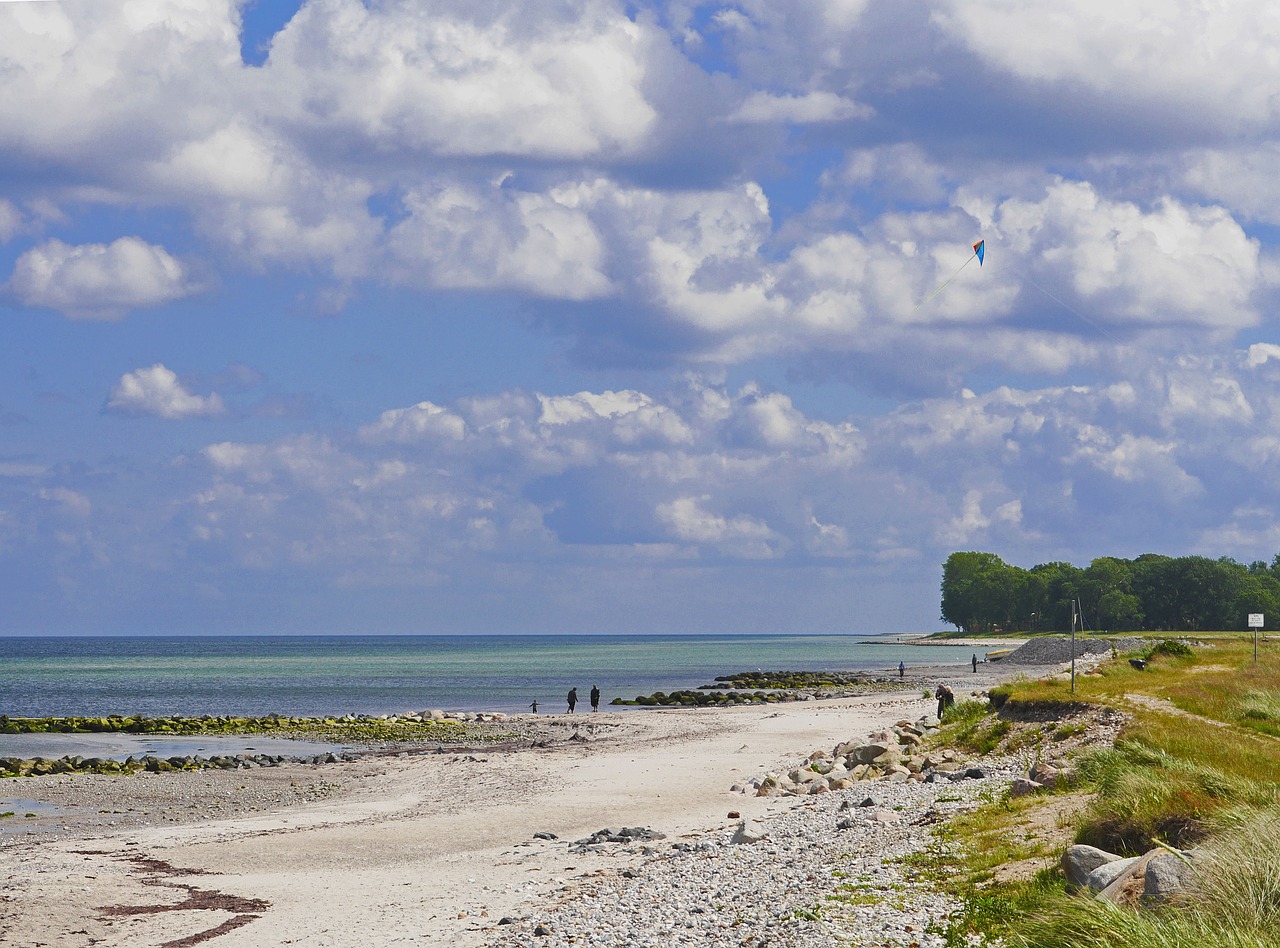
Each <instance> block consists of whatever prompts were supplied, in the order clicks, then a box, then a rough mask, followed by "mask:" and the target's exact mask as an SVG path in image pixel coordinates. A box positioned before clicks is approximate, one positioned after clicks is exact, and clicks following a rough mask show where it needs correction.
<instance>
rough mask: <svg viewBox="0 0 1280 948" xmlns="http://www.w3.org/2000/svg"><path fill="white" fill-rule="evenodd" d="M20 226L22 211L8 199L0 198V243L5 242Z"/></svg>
mask: <svg viewBox="0 0 1280 948" xmlns="http://www.w3.org/2000/svg"><path fill="white" fill-rule="evenodd" d="M21 226H22V213H21V212H20V211H19V210H18V209H17V208H16V207H14V206H13V204H12V203H11V202H9V201H6V200H5V199H4V198H0V244H7V243H8V242H9V241H10V240H12V239H13V236H14V235H15V234H16V233H17V232H18V229H19V228H20V227H21Z"/></svg>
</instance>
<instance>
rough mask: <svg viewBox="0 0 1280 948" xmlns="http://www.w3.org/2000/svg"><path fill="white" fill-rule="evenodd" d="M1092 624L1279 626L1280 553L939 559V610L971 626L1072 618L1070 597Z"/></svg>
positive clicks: (1169, 628) (1006, 627)
mask: <svg viewBox="0 0 1280 948" xmlns="http://www.w3.org/2000/svg"><path fill="white" fill-rule="evenodd" d="M1073 600H1075V601H1076V602H1077V603H1078V604H1079V609H1080V613H1081V616H1082V617H1083V627H1084V628H1087V629H1092V630H1094V631H1125V632H1128V631H1161V632H1197V631H1209V630H1233V629H1245V628H1247V627H1248V617H1249V614H1250V613H1256V612H1260V613H1263V614H1264V615H1265V617H1266V626H1265V628H1268V629H1275V628H1278V627H1280V554H1277V555H1276V557H1275V558H1274V559H1273V560H1272V561H1271V563H1270V565H1268V564H1267V563H1265V562H1263V561H1262V560H1256V561H1254V562H1252V563H1250V564H1249V565H1247V566H1246V565H1244V564H1243V563H1239V562H1237V561H1236V560H1233V559H1231V558H1230V557H1226V556H1224V557H1221V558H1219V559H1216V560H1215V559H1210V558H1209V557H1205V556H1162V555H1160V554H1158V553H1144V554H1142V555H1141V556H1139V557H1136V558H1135V559H1131V560H1128V559H1123V558H1121V557H1116V556H1104V557H1100V558H1098V559H1096V560H1094V561H1093V562H1091V563H1090V564H1089V565H1088V566H1087V567H1084V568H1081V567H1079V566H1075V565H1073V564H1071V563H1062V562H1056V563H1041V564H1039V565H1037V566H1033V567H1031V568H1030V569H1023V568H1022V567H1020V566H1010V565H1009V564H1008V563H1006V562H1004V560H1002V559H1001V558H1000V557H999V556H997V555H996V554H994V553H979V552H965V553H952V554H951V555H950V556H949V557H947V561H946V563H944V564H943V567H942V619H943V621H944V622H949V623H951V624H952V625H954V626H956V628H958V629H961V630H962V631H964V632H967V633H982V632H995V631H1005V632H1050V631H1066V630H1069V629H1070V628H1071V603H1072V601H1073Z"/></svg>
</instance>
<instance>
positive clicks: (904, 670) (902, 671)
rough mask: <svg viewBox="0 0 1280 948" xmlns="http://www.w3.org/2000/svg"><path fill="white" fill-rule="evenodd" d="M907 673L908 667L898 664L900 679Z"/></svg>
mask: <svg viewBox="0 0 1280 948" xmlns="http://www.w3.org/2000/svg"><path fill="white" fill-rule="evenodd" d="M906 673H907V666H906V664H904V663H903V662H898V677H899V678H901V677H902V676H903V675H905V674H906Z"/></svg>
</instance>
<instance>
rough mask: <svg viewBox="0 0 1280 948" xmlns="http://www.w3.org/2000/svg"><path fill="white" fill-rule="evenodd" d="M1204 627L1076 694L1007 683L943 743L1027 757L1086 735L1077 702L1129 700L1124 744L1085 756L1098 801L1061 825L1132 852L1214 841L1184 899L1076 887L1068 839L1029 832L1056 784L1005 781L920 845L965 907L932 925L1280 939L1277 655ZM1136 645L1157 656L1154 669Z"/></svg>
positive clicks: (1083, 767) (959, 931)
mask: <svg viewBox="0 0 1280 948" xmlns="http://www.w3.org/2000/svg"><path fill="white" fill-rule="evenodd" d="M1197 638H1198V639H1201V640H1207V642H1206V644H1205V646H1204V647H1197V648H1186V647H1184V646H1182V644H1181V643H1178V642H1174V643H1172V644H1170V645H1160V644H1157V645H1156V646H1154V647H1151V648H1148V649H1145V650H1144V651H1142V652H1140V653H1134V654H1131V655H1121V656H1118V657H1117V658H1116V660H1113V661H1110V662H1107V663H1105V664H1104V665H1103V666H1101V667H1100V668H1099V670H1098V673H1096V674H1088V675H1083V674H1082V675H1077V678H1076V687H1075V690H1074V692H1073V691H1072V690H1071V686H1070V682H1069V681H1067V680H1062V679H1057V680H1049V681H1035V682H1031V681H1016V682H1011V683H1008V684H1006V685H1004V686H1002V687H1001V688H999V689H997V690H996V694H995V696H994V700H993V704H1000V705H1001V706H1002V708H1003V710H1002V715H1001V718H996V716H995V715H993V714H991V713H989V712H988V711H987V710H986V709H983V708H982V707H981V706H979V707H968V705H970V704H977V703H976V702H962V703H961V704H958V705H956V707H955V709H953V711H954V714H949V715H948V717H947V719H946V721H945V722H944V723H945V727H944V740H946V741H950V742H953V743H955V744H958V745H960V746H963V747H965V748H966V749H968V750H970V751H971V752H975V753H986V752H988V751H990V750H992V749H995V750H999V751H1002V752H1005V753H1017V754H1023V755H1024V756H1026V757H1027V759H1028V761H1030V759H1031V758H1032V757H1034V756H1038V755H1039V754H1041V753H1046V752H1052V751H1053V748H1054V745H1055V744H1056V743H1057V742H1060V741H1066V740H1069V739H1071V738H1074V737H1079V736H1081V734H1082V732H1083V730H1084V725H1083V724H1081V723H1080V719H1079V717H1078V714H1079V712H1090V711H1095V712H1096V711H1098V710H1100V709H1103V708H1108V707H1114V708H1119V709H1123V710H1124V712H1125V714H1126V715H1127V717H1128V721H1127V723H1126V725H1125V726H1124V728H1123V730H1122V731H1121V733H1120V736H1119V737H1118V739H1117V741H1116V745H1115V747H1113V748H1105V749H1100V750H1094V751H1091V752H1089V753H1087V754H1084V755H1082V756H1080V757H1079V758H1078V759H1077V760H1076V766H1077V770H1078V773H1079V779H1080V780H1081V781H1082V782H1083V786H1084V788H1085V789H1086V790H1087V791H1088V793H1089V795H1090V799H1089V802H1088V804H1087V806H1085V807H1083V808H1082V809H1081V811H1080V812H1079V813H1078V815H1074V816H1072V817H1071V820H1070V822H1069V823H1068V824H1067V825H1066V826H1065V827H1064V829H1065V830H1066V835H1067V836H1068V838H1074V839H1075V840H1076V841H1078V842H1087V843H1091V844H1092V845H1096V846H1099V847H1100V848H1103V849H1107V850H1110V851H1113V852H1119V853H1122V854H1138V853H1141V852H1145V851H1147V850H1148V849H1150V848H1151V847H1152V846H1153V845H1155V844H1156V843H1157V842H1160V843H1166V844H1170V845H1173V846H1177V847H1179V848H1185V847H1192V846H1194V847H1200V848H1203V849H1205V850H1206V851H1209V852H1212V853H1215V854H1216V860H1215V861H1213V862H1210V863H1206V864H1205V865H1206V866H1207V868H1204V870H1203V872H1202V873H1201V878H1200V884H1199V885H1198V886H1197V888H1196V890H1195V891H1194V893H1193V894H1192V896H1191V898H1190V899H1189V900H1188V902H1187V904H1185V905H1182V906H1180V907H1179V908H1177V909H1176V910H1168V909H1166V910H1161V911H1153V910H1149V909H1146V910H1141V911H1133V910H1128V909H1123V910H1121V909H1116V908H1115V907H1113V906H1108V905H1105V904H1103V903H1100V902H1097V901H1096V900H1094V899H1092V898H1089V897H1080V896H1075V895H1072V894H1070V893H1068V891H1067V887H1066V885H1065V880H1064V879H1063V878H1062V874H1061V871H1060V870H1059V869H1058V868H1057V865H1056V863H1057V857H1058V856H1059V855H1060V853H1061V850H1062V848H1063V846H1064V843H1063V842H1060V841H1054V842H1050V841H1049V840H1047V839H1045V838H1043V837H1042V836H1039V835H1037V834H1034V833H1031V832H1029V831H1028V829H1027V827H1028V825H1030V824H1032V823H1034V819H1033V816H1034V813H1035V811H1036V808H1037V807H1041V806H1049V805H1052V804H1053V802H1054V800H1055V797H1053V796H1049V797H1044V796H1040V797H1030V798H1020V799H1018V800H1013V799H1010V798H1009V797H1008V795H1007V794H1004V795H997V796H992V797H991V798H990V799H988V800H987V801H986V802H985V803H984V804H983V805H982V806H981V807H980V808H979V809H978V810H976V811H974V812H971V813H968V814H964V815H961V816H959V817H956V818H955V819H953V820H952V821H951V822H950V823H949V824H948V825H947V826H945V827H943V828H940V831H941V835H940V837H939V842H938V845H937V846H936V847H931V848H930V849H927V850H926V851H925V852H923V853H920V854H917V855H916V856H913V857H912V861H911V863H910V864H911V867H912V869H913V870H914V871H916V872H917V873H918V874H919V876H920V878H921V879H923V880H924V881H927V882H928V883H930V884H931V885H933V886H936V887H937V888H939V889H940V890H943V891H946V892H948V893H949V894H951V895H952V896H953V897H955V898H957V899H958V900H960V901H961V902H962V903H963V905H964V909H963V911H961V912H959V913H956V914H955V915H954V916H953V917H952V918H951V919H949V920H947V921H946V922H945V924H944V923H939V925H938V926H937V927H936V929H935V934H937V935H939V936H940V937H942V938H943V940H944V941H946V943H947V944H948V945H962V944H968V943H971V942H969V941H966V939H977V940H982V939H985V938H995V937H999V938H1002V939H1003V940H1004V943H1005V944H1007V945H1010V946H1024V948H1049V946H1053V948H1103V946H1107V948H1110V946H1114V945H1125V946H1135V948H1157V946H1158V948H1174V946H1178V948H1183V946H1188V945H1194V946H1196V948H1280V741H1278V740H1277V739H1276V738H1277V737H1280V654H1275V653H1272V652H1265V653H1264V654H1262V655H1260V657H1259V658H1260V660H1259V661H1258V662H1256V663H1255V662H1254V661H1253V650H1252V641H1251V640H1246V639H1245V638H1244V637H1242V636H1240V635H1238V634H1236V635H1226V634H1224V635H1217V636H1204V635H1200V636H1197ZM1272 648H1274V646H1272ZM1130 657H1143V658H1146V659H1147V665H1146V668H1145V670H1139V669H1136V668H1133V667H1132V666H1131V665H1130V664H1129V662H1128V661H1127V659H1128V658H1130ZM1042 822H1043V821H1042ZM1036 860H1039V861H1040V865H1041V866H1042V869H1041V871H1039V872H1037V873H1035V874H1034V875H1033V876H1031V877H1029V878H1023V879H1020V880H1017V879H1014V880H1010V879H1008V878H1007V874H1004V873H1002V868H1007V867H1008V866H1009V865H1010V864H1012V863H1018V862H1020V861H1021V862H1025V863H1028V864H1029V865H1034V864H1035V861H1036Z"/></svg>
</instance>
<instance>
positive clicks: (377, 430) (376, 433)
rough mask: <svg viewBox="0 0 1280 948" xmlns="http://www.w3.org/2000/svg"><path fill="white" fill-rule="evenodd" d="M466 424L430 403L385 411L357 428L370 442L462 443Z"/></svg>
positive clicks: (447, 411)
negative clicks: (422, 441)
mask: <svg viewBox="0 0 1280 948" xmlns="http://www.w3.org/2000/svg"><path fill="white" fill-rule="evenodd" d="M466 433H467V424H466V422H465V421H463V420H462V419H461V418H460V417H458V416H457V415H456V414H454V413H453V412H451V411H449V410H448V409H446V408H442V407H441V406H439V405H435V404H432V403H431V402H418V404H416V405H413V406H412V407H409V408H393V409H389V410H388V411H384V412H383V413H382V415H381V417H379V418H378V421H377V422H376V423H375V424H372V425H365V426H364V427H363V428H361V429H360V437H361V438H364V439H366V440H369V441H379V440H389V441H396V442H399V443H401V444H406V443H410V442H413V441H421V440H425V439H427V438H440V439H443V440H446V441H461V440H462V438H463V437H465V435H466Z"/></svg>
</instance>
